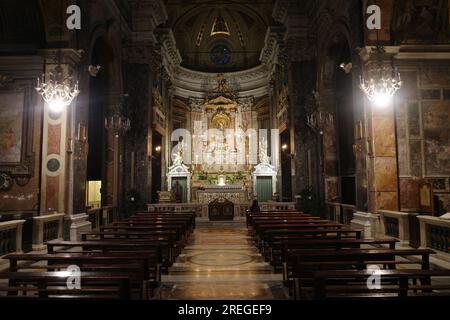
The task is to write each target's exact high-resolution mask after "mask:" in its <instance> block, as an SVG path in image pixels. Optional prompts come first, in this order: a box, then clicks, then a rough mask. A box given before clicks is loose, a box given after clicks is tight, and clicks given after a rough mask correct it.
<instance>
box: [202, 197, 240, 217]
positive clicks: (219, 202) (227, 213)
mask: <svg viewBox="0 0 450 320" xmlns="http://www.w3.org/2000/svg"><path fill="white" fill-rule="evenodd" d="M208 211H209V220H210V221H232V220H233V219H234V204H233V202H231V201H229V200H227V199H225V198H219V199H216V200H214V201H213V202H211V203H210V204H209V206H208Z"/></svg>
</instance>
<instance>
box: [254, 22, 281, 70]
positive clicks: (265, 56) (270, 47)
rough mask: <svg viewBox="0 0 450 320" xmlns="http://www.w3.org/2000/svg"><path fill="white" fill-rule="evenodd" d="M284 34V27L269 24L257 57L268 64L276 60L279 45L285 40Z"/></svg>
mask: <svg viewBox="0 0 450 320" xmlns="http://www.w3.org/2000/svg"><path fill="white" fill-rule="evenodd" d="M285 35H286V28H285V27H280V26H271V27H269V28H268V29H267V33H266V39H265V40H264V42H265V45H264V48H263V49H262V50H261V55H260V57H259V60H260V61H261V63H263V64H266V65H270V64H272V63H273V62H274V61H275V60H276V56H277V54H278V51H279V47H280V45H281V44H282V43H283V42H284V40H285Z"/></svg>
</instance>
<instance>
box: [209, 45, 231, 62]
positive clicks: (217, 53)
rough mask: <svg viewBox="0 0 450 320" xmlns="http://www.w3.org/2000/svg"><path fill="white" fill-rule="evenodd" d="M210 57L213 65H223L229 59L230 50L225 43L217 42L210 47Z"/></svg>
mask: <svg viewBox="0 0 450 320" xmlns="http://www.w3.org/2000/svg"><path fill="white" fill-rule="evenodd" d="M210 57H211V61H212V63H214V64H215V65H218V66H224V65H226V64H228V63H229V62H230V60H231V51H230V49H229V48H228V47H227V46H226V45H223V44H219V45H216V46H215V47H214V48H212V50H211V53H210Z"/></svg>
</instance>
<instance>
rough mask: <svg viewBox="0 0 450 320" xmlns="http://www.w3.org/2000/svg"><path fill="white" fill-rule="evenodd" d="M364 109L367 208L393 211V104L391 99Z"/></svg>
mask: <svg viewBox="0 0 450 320" xmlns="http://www.w3.org/2000/svg"><path fill="white" fill-rule="evenodd" d="M366 103H368V101H367V100H366ZM367 110H368V118H367V128H368V134H367V143H368V147H367V148H368V150H367V153H368V168H367V169H368V190H369V192H368V203H369V212H371V213H377V212H378V211H379V210H392V211H396V210H398V179H397V155H396V141H395V120H394V107H393V104H392V103H391V104H389V105H388V106H386V107H384V108H379V107H376V106H375V105H370V106H368V108H367Z"/></svg>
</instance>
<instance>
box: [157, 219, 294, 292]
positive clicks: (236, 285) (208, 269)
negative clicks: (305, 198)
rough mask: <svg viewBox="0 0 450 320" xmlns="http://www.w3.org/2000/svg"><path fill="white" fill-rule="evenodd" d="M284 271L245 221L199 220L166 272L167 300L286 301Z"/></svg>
mask: <svg viewBox="0 0 450 320" xmlns="http://www.w3.org/2000/svg"><path fill="white" fill-rule="evenodd" d="M287 297H288V295H287V293H286V291H285V288H283V284H282V275H281V274H280V273H278V274H275V273H274V272H273V267H272V266H271V265H270V264H269V263H267V262H265V261H264V258H263V257H262V256H261V254H259V253H258V250H257V249H256V247H255V246H254V245H253V242H252V240H251V237H250V236H249V235H248V230H247V228H246V226H245V220H243V219H236V220H235V221H232V222H213V223H211V222H209V221H208V220H206V219H197V225H196V229H195V231H194V233H193V234H192V235H191V237H190V239H189V241H188V244H187V246H186V247H185V248H184V249H183V251H182V253H181V254H180V256H179V257H178V259H177V261H176V262H175V263H174V265H173V266H172V267H170V269H169V274H168V275H163V276H162V285H161V298H162V299H181V300H191V299H194V300H196V299H206V300H222V299H225V300H229V299H231V300H234V299H242V300H266V299H269V300H271V299H286V298H287Z"/></svg>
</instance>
